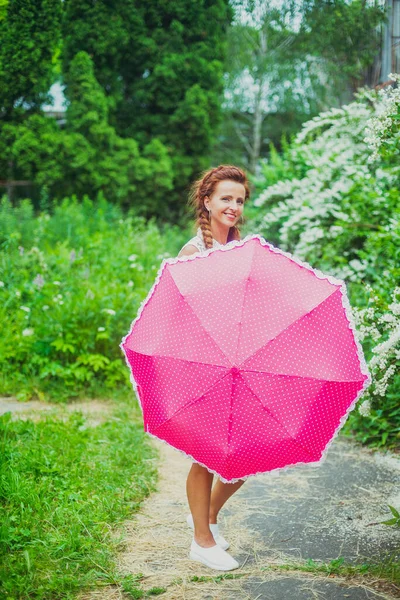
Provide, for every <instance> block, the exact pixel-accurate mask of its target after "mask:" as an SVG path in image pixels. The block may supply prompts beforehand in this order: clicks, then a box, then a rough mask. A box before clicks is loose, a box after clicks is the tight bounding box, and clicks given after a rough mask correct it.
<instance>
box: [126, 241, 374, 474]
mask: <svg viewBox="0 0 400 600" xmlns="http://www.w3.org/2000/svg"><path fill="white" fill-rule="evenodd" d="M120 346H121V348H122V350H123V352H124V354H125V357H126V361H127V364H128V365H129V368H130V370H131V381H132V384H133V387H134V389H135V390H136V392H137V395H138V399H139V403H140V406H141V409H142V413H143V420H144V429H145V431H146V432H148V433H149V434H151V435H153V436H155V437H157V438H159V439H161V440H164V441H165V442H167V443H168V444H170V445H171V446H173V447H174V448H177V449H178V450H180V451H182V452H184V453H185V454H186V455H187V456H189V457H191V458H192V459H194V460H195V461H196V462H198V463H200V464H201V465H203V466H205V467H206V468H207V469H208V470H209V471H211V472H212V473H215V474H216V475H218V476H219V477H220V479H221V480H222V481H225V482H233V481H237V480H238V479H245V478H246V477H249V476H251V475H255V474H258V473H264V472H267V471H273V470H276V469H282V468H286V467H288V466H294V465H296V464H299V463H301V464H312V465H314V466H315V465H316V463H317V464H318V463H319V462H320V461H321V459H322V458H323V457H324V456H325V453H326V450H327V448H328V445H329V443H330V442H331V441H332V439H333V437H334V436H335V435H336V434H337V433H338V431H339V429H340V428H341V427H342V425H343V424H344V422H345V420H346V418H347V416H348V414H349V412H350V411H351V410H352V409H353V408H354V406H355V404H356V401H357V400H358V399H359V397H360V396H361V394H362V392H363V390H365V388H366V387H367V385H369V383H370V376H369V373H368V369H367V365H366V363H365V360H364V356H363V352H362V348H361V346H360V344H359V342H358V341H357V338H356V336H355V333H354V322H353V319H352V315H351V308H350V304H349V301H348V298H347V293H346V286H345V283H344V282H343V281H341V280H338V279H336V278H334V277H331V276H329V275H324V274H323V273H321V272H320V271H317V270H316V269H313V268H311V267H310V265H308V264H306V263H304V262H301V261H299V260H298V259H295V258H294V257H293V256H291V255H290V254H288V253H285V252H283V251H282V250H280V249H279V248H276V247H274V246H272V245H271V244H269V243H268V242H266V241H265V240H264V239H263V238H262V237H261V236H259V235H249V236H247V237H246V238H244V240H240V241H233V242H230V243H229V244H226V245H225V246H223V247H221V248H214V249H210V250H208V251H206V252H205V253H203V254H194V255H192V256H186V257H181V258H177V259H166V260H163V262H162V264H161V267H160V269H159V272H158V274H157V277H156V280H155V283H154V285H153V287H152V289H151V290H150V292H149V294H148V296H147V298H146V299H145V301H144V302H143V303H142V305H141V307H140V309H139V311H138V314H137V317H136V318H135V320H134V321H133V322H132V325H131V328H130V332H129V333H128V335H126V336H125V337H124V338H123V340H122V342H121V345H120Z"/></svg>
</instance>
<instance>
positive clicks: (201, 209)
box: [189, 165, 250, 248]
mask: <svg viewBox="0 0 400 600" xmlns="http://www.w3.org/2000/svg"><path fill="white" fill-rule="evenodd" d="M226 179H229V180H230V181H236V182H237V183H241V184H242V185H244V189H245V192H246V194H245V201H246V200H247V199H248V198H250V189H249V182H248V179H247V175H246V173H245V172H244V171H242V169H239V167H235V166H233V165H219V167H215V168H213V169H209V170H208V171H204V172H203V173H202V175H201V177H200V179H197V180H196V181H195V182H194V183H193V184H192V186H191V188H190V193H189V205H190V206H191V208H192V209H193V210H194V212H195V215H196V217H195V218H196V221H195V227H196V229H197V228H198V227H200V229H201V231H202V234H203V240H204V244H205V246H206V248H212V245H213V236H212V233H211V222H210V220H209V213H208V210H207V208H206V207H205V204H204V198H205V197H206V196H211V194H212V193H213V192H214V191H215V188H216V186H217V184H218V183H219V182H220V181H223V180H226ZM240 239H241V238H240V229H239V227H238V226H237V225H233V227H230V229H229V232H228V239H227V242H230V241H231V240H240Z"/></svg>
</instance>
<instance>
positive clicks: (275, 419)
mask: <svg viewBox="0 0 400 600" xmlns="http://www.w3.org/2000/svg"><path fill="white" fill-rule="evenodd" d="M242 380H243V381H244V384H245V386H246V387H247V389H249V390H250V392H251V393H252V394H253V396H254V397H255V398H257V400H258V401H259V403H260V404H261V406H262V408H263V409H264V410H265V412H267V413H268V414H269V416H270V417H271V418H272V419H273V420H274V421H275V422H276V423H278V425H279V426H280V427H282V429H283V430H284V431H285V433H286V434H287V435H288V436H289V437H290V438H291V439H292V440H293V441H294V442H295V444H297V445H298V446H299V447H300V448H301V449H302V450H305V452H307V454H308V455H309V456H311V458H313V455H312V454H311V453H310V451H309V450H308V449H307V448H304V446H302V445H301V444H300V443H299V442H298V441H297V440H296V439H295V438H294V437H293V436H292V435H290V433H289V432H288V430H287V429H286V427H285V426H284V425H282V423H281V422H280V421H278V419H277V418H276V417H275V415H274V413H273V412H271V411H270V410H269V409H268V408H267V407H266V406H265V405H264V404H263V403H262V402H261V400H260V398H259V397H258V396H257V394H256V393H255V392H254V391H253V390H252V389H251V387H250V386H249V385H248V384H247V382H246V381H245V379H244V378H243V377H242Z"/></svg>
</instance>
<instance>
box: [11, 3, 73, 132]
mask: <svg viewBox="0 0 400 600" xmlns="http://www.w3.org/2000/svg"><path fill="white" fill-rule="evenodd" d="M61 11H62V3H61V2H60V1H59V0H9V2H7V3H4V1H3V2H2V3H0V116H1V117H2V119H4V120H6V121H10V120H11V119H13V120H18V119H20V118H21V116H22V115H23V114H24V112H25V111H26V110H28V111H31V110H38V109H39V107H40V106H41V104H42V103H43V102H44V101H47V100H48V90H49V87H50V84H51V83H52V75H53V64H52V59H53V55H54V53H55V52H56V49H57V47H58V44H59V39H60V34H61V14H62V12H61Z"/></svg>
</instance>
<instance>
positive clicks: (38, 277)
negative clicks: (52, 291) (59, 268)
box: [33, 274, 44, 290]
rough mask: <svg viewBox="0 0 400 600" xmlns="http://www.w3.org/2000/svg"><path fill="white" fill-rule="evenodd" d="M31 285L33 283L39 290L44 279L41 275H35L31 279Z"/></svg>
mask: <svg viewBox="0 0 400 600" xmlns="http://www.w3.org/2000/svg"><path fill="white" fill-rule="evenodd" d="M33 285H35V286H36V287H37V288H38V289H39V290H41V289H42V287H43V286H44V279H43V277H42V275H40V274H39V275H36V277H35V279H34V280H33Z"/></svg>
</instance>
